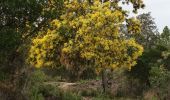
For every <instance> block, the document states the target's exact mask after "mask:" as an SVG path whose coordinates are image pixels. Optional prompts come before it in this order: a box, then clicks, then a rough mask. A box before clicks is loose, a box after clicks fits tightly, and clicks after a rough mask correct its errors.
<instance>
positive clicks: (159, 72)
mask: <svg viewBox="0 0 170 100" xmlns="http://www.w3.org/2000/svg"><path fill="white" fill-rule="evenodd" d="M149 81H150V84H151V88H152V89H154V90H155V91H156V93H157V96H158V98H160V99H161V100H168V99H170V98H169V97H170V84H169V83H170V71H168V70H166V69H165V68H164V67H163V66H161V67H152V69H151V71H150V77H149Z"/></svg>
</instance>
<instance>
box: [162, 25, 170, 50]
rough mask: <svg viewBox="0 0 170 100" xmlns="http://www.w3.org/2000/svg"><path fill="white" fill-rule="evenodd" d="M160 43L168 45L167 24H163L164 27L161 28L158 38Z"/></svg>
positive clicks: (169, 40)
mask: <svg viewBox="0 0 170 100" xmlns="http://www.w3.org/2000/svg"><path fill="white" fill-rule="evenodd" d="M160 44H161V45H164V46H166V47H169V46H170V29H169V28H168V26H165V28H164V29H163V32H162V34H161V38H160Z"/></svg>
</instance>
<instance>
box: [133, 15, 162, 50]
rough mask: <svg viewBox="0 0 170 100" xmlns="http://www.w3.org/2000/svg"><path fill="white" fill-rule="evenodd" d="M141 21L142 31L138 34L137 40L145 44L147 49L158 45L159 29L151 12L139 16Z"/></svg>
mask: <svg viewBox="0 0 170 100" xmlns="http://www.w3.org/2000/svg"><path fill="white" fill-rule="evenodd" d="M137 19H139V21H140V22H141V33H140V34H138V35H139V36H137V37H136V38H137V41H138V42H139V43H140V44H142V45H143V46H144V48H145V49H149V48H151V47H152V46H154V45H156V43H157V40H158V33H159V32H158V29H157V26H156V24H155V22H154V19H153V18H152V16H151V13H144V14H141V15H139V16H138V17H137Z"/></svg>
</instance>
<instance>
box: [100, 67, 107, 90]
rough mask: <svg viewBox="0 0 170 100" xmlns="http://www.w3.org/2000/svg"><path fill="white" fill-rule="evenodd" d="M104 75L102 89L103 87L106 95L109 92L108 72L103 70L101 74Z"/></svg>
mask: <svg viewBox="0 0 170 100" xmlns="http://www.w3.org/2000/svg"><path fill="white" fill-rule="evenodd" d="M101 74H102V87H103V93H105V92H106V91H107V86H108V84H107V77H106V72H105V70H102V72H101Z"/></svg>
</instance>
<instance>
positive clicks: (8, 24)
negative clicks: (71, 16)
mask: <svg viewBox="0 0 170 100" xmlns="http://www.w3.org/2000/svg"><path fill="white" fill-rule="evenodd" d="M62 5H63V0H26V1H24V0H12V1H11V0H0V12H1V13H0V16H1V17H0V41H1V42H0V75H2V73H3V75H2V76H5V78H3V79H5V81H4V80H1V82H2V83H3V84H5V85H7V86H6V87H11V86H12V87H11V88H12V89H7V88H6V90H9V91H8V92H11V90H14V92H16V93H19V92H18V91H21V90H22V89H21V88H22V86H21V84H22V85H23V84H24V81H22V82H21V81H20V80H21V79H22V78H23V79H24V80H26V79H25V77H24V76H25V74H26V75H27V74H28V73H29V70H28V69H30V67H28V66H25V65H26V63H25V58H26V56H25V55H26V54H27V47H28V44H29V41H30V39H31V38H32V37H33V36H36V35H37V34H38V32H39V31H40V30H45V29H46V28H47V27H48V23H49V21H51V20H53V19H56V18H58V17H59V16H60V15H61V13H62V12H61V11H62V10H61V9H62V8H63V7H62ZM7 83H10V85H9V86H8V84H7ZM1 86H3V85H1ZM0 89H1V90H2V91H3V90H5V89H3V88H1V87H0ZM6 94H7V93H6ZM9 94H10V93H9Z"/></svg>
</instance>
